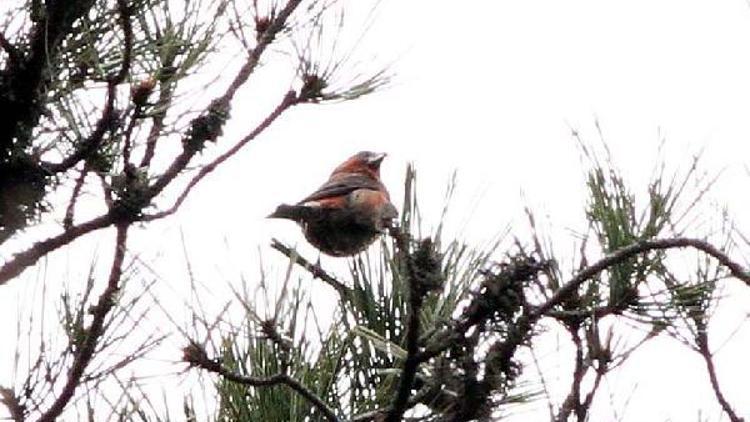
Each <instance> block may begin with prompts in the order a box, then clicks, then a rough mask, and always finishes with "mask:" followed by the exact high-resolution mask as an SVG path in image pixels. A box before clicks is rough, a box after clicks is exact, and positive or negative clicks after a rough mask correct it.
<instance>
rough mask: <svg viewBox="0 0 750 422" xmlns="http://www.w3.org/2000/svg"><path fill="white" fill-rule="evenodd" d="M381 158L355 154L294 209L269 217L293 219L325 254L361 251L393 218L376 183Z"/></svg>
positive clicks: (288, 207) (281, 209) (386, 197)
mask: <svg viewBox="0 0 750 422" xmlns="http://www.w3.org/2000/svg"><path fill="white" fill-rule="evenodd" d="M384 157H385V154H376V153H373V152H369V151H363V152H360V153H358V154H355V155H354V156H352V157H350V158H349V159H347V160H346V161H344V162H343V163H342V164H340V165H339V166H338V167H336V168H335V169H334V170H333V172H332V173H331V176H330V178H329V179H328V181H327V182H326V183H324V184H323V185H322V186H321V187H320V188H318V190H316V191H315V192H313V193H312V194H310V195H309V196H307V197H306V198H305V199H303V200H301V201H300V202H298V203H297V204H296V205H286V204H283V205H280V206H279V207H278V208H277V209H276V211H274V212H273V213H272V214H271V215H270V216H269V217H272V218H286V219H290V220H293V221H296V222H297V223H299V224H300V226H301V227H302V231H303V232H304V234H305V238H306V239H307V240H308V241H309V242H310V243H311V244H312V245H313V246H315V247H316V248H318V249H320V251H321V252H323V253H326V254H328V255H333V256H350V255H354V254H356V253H358V252H360V251H362V250H363V249H365V248H366V247H367V246H369V245H370V244H371V243H372V242H373V241H374V240H375V239H376V238H377V237H378V235H380V234H381V233H383V232H385V230H386V229H387V228H388V227H390V225H391V223H392V220H393V219H395V218H396V217H398V212H397V211H396V207H394V206H393V204H391V201H390V196H389V194H388V190H387V189H386V188H385V186H384V185H383V183H382V182H381V181H380V164H381V163H382V161H383V158H384Z"/></svg>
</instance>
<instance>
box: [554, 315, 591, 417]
mask: <svg viewBox="0 0 750 422" xmlns="http://www.w3.org/2000/svg"><path fill="white" fill-rule="evenodd" d="M568 331H569V332H570V335H571V337H572V339H573V344H574V345H575V346H576V353H575V368H574V369H573V382H572V383H571V386H570V392H569V393H568V397H567V398H566V399H565V401H564V402H563V404H562V406H561V407H560V413H558V414H557V417H556V418H555V420H556V421H557V422H565V421H567V420H568V416H569V415H570V413H571V412H573V411H574V410H575V412H576V415H579V408H580V407H581V383H582V382H583V377H584V376H585V375H586V372H587V371H588V368H586V367H584V366H583V342H582V341H581V335H580V334H579V333H578V327H570V328H568ZM578 420H579V421H582V419H580V416H579V419H578Z"/></svg>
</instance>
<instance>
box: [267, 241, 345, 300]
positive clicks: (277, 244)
mask: <svg viewBox="0 0 750 422" xmlns="http://www.w3.org/2000/svg"><path fill="white" fill-rule="evenodd" d="M271 247H272V248H273V249H276V250H277V251H279V252H281V253H282V254H284V255H286V256H287V258H289V259H291V260H293V261H294V263H295V264H297V265H299V266H300V267H302V268H304V269H306V270H307V271H308V272H310V274H312V276H313V277H314V278H317V279H320V280H322V281H323V282H324V283H326V284H328V285H329V286H331V287H333V288H334V289H336V291H337V292H339V294H340V295H341V297H342V298H344V299H348V298H351V295H352V289H350V288H349V287H347V286H346V285H345V284H344V283H342V282H340V281H338V280H337V279H336V278H335V277H333V276H332V275H330V274H328V273H327V272H326V271H325V270H324V269H323V268H322V267H321V266H320V265H319V264H313V263H311V262H310V261H308V260H307V259H305V258H303V257H302V256H300V255H299V254H298V253H297V251H295V250H294V249H292V248H290V247H289V246H287V245H285V244H283V243H281V241H279V240H278V239H276V238H273V239H271Z"/></svg>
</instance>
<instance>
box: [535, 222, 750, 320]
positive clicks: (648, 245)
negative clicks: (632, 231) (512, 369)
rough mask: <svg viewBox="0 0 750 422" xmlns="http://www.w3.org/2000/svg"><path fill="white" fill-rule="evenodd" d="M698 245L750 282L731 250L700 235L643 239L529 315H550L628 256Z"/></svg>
mask: <svg viewBox="0 0 750 422" xmlns="http://www.w3.org/2000/svg"><path fill="white" fill-rule="evenodd" d="M687 247H690V248H694V249H698V250H700V251H702V252H704V253H706V254H708V255H710V256H712V257H714V258H715V259H716V260H717V261H719V263H720V264H722V265H723V266H725V267H727V268H728V269H729V271H730V273H731V274H732V276H734V277H735V278H737V279H739V280H741V281H743V282H744V283H745V284H747V285H748V286H750V273H749V272H748V271H747V269H745V268H744V267H742V265H740V264H739V263H737V262H735V261H733V260H732V259H731V258H729V256H728V255H727V254H725V253H724V252H722V251H720V250H719V249H717V248H716V247H715V246H713V245H712V244H710V243H708V242H706V241H705V240H700V239H691V238H685V237H675V238H669V239H653V240H642V241H639V242H637V243H634V244H632V245H628V246H625V247H623V248H621V249H618V250H617V251H615V252H613V253H612V254H610V255H608V256H606V257H604V258H602V259H600V260H599V261H597V262H595V263H594V264H592V265H589V266H588V267H586V268H584V269H582V270H581V271H580V272H579V273H578V274H577V275H576V276H575V277H573V278H572V279H571V280H570V281H568V282H567V283H566V284H565V285H563V286H562V287H561V288H560V289H558V290H557V291H556V292H555V294H554V295H552V297H551V298H549V299H548V300H547V301H546V302H545V303H543V304H541V305H539V306H537V307H536V308H535V309H534V311H532V312H531V314H530V315H529V316H530V318H531V319H532V320H534V321H536V320H537V319H539V318H541V317H542V316H544V315H546V314H547V312H549V311H550V310H552V308H554V307H555V306H557V305H559V304H560V303H562V302H563V301H564V300H565V299H566V298H568V297H569V296H570V295H571V294H573V292H575V290H576V289H577V288H578V287H579V286H580V285H581V284H583V283H584V282H586V281H587V280H589V279H591V278H592V277H595V276H596V275H597V274H599V273H600V272H602V271H604V270H606V269H608V268H610V267H612V266H614V265H617V264H620V263H622V262H625V261H626V260H628V259H630V258H632V257H634V256H636V255H638V254H642V253H646V252H650V251H654V250H667V249H677V248H687Z"/></svg>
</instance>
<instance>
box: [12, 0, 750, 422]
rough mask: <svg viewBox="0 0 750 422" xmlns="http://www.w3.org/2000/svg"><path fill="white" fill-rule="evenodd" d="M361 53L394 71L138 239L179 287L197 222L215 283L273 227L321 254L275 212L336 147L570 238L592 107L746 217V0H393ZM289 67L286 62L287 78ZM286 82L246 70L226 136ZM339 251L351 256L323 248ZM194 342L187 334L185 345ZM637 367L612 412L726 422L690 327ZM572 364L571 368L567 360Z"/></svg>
mask: <svg viewBox="0 0 750 422" xmlns="http://www.w3.org/2000/svg"><path fill="white" fill-rule="evenodd" d="M352 3H357V2H352ZM354 7H356V6H354ZM357 13H359V12H358V11H356V10H355V11H354V13H353V15H354V16H357ZM360 57H361V58H362V59H363V60H366V61H367V60H371V59H372V60H374V61H373V63H376V65H377V63H380V64H383V65H385V64H391V70H392V71H393V74H394V80H393V83H392V84H391V85H390V86H389V87H388V88H387V89H384V90H383V91H382V92H380V93H378V94H376V95H373V96H371V97H368V98H365V99H362V100H359V101H354V102H347V103H342V104H336V105H326V106H304V107H301V108H298V109H295V110H293V111H291V112H290V113H288V114H286V115H285V116H284V117H282V119H281V120H279V121H278V122H277V123H275V124H274V126H273V127H272V128H271V129H270V130H269V131H268V132H266V133H265V134H264V135H263V136H261V137H260V138H259V139H257V140H256V141H254V143H253V144H252V145H251V146H250V147H249V148H248V149H247V150H245V151H244V152H243V153H241V154H240V155H239V156H238V157H236V158H235V159H233V160H232V161H230V162H229V163H228V164H227V165H226V166H224V167H223V168H221V169H220V170H218V171H217V172H215V173H214V174H212V175H211V176H210V177H209V178H207V179H206V180H205V182H204V183H203V184H202V186H200V187H199V188H198V190H197V191H195V193H194V195H193V196H192V197H191V198H190V199H189V200H188V201H187V203H186V205H185V206H184V208H183V209H182V210H181V211H180V213H179V215H178V216H177V217H176V218H173V219H171V220H169V221H166V222H163V223H158V224H156V225H154V226H153V228H152V229H150V230H144V231H143V232H142V233H141V234H138V235H136V236H135V237H134V238H133V244H132V245H133V246H132V247H134V248H136V247H140V246H144V248H145V250H146V251H149V252H146V253H144V259H146V260H148V259H153V257H155V256H157V254H156V251H157V250H158V251H159V254H158V256H159V257H160V258H159V260H160V261H159V263H160V267H161V269H160V270H159V272H160V273H161V276H162V277H163V278H164V279H165V281H164V284H165V285H166V287H163V288H164V291H172V292H178V293H179V292H180V291H181V290H182V289H183V287H182V286H184V285H183V284H182V282H183V281H182V280H181V279H180V276H178V274H179V275H182V274H184V264H183V261H182V259H183V257H182V253H183V252H182V246H181V240H180V239H181V237H182V236H183V235H184V238H185V239H186V245H187V248H188V249H189V251H190V253H191V254H192V256H195V257H200V258H201V260H202V261H203V262H198V263H196V264H195V265H196V267H197V268H198V271H199V273H200V275H201V277H203V279H204V281H206V282H209V283H217V284H226V283H227V282H229V283H231V282H233V280H237V279H238V275H239V274H240V273H244V274H255V272H257V262H256V261H255V259H256V258H255V257H257V255H258V253H261V254H263V255H273V252H272V251H271V250H270V248H268V246H267V245H268V242H269V239H270V238H271V237H272V236H276V237H281V238H282V239H283V240H285V241H287V242H289V243H292V244H299V246H300V247H301V248H302V249H303V250H306V251H310V250H309V249H305V248H306V245H305V243H304V240H303V239H302V236H301V235H300V233H299V232H298V231H297V230H296V229H295V228H294V227H293V225H292V224H290V223H288V222H285V221H269V220H266V219H265V218H264V216H265V215H267V214H268V213H269V212H270V211H271V210H272V209H273V208H274V207H275V206H276V205H277V204H278V203H279V202H293V201H295V200H297V199H299V198H301V197H302V196H304V195H305V194H306V193H308V192H309V191H311V190H312V189H314V188H316V187H317V186H318V185H319V184H320V183H321V182H322V181H323V180H324V179H325V178H326V177H327V174H328V173H329V172H330V170H331V169H332V167H333V166H335V165H336V164H337V163H338V162H339V161H341V160H342V159H343V158H346V157H347V156H349V155H351V154H352V153H354V152H357V151H359V150H364V149H368V150H374V151H383V152H387V153H388V154H389V157H388V158H387V160H386V161H385V163H384V165H383V170H382V171H383V177H384V180H385V181H386V183H387V184H388V186H390V187H391V190H392V191H393V192H394V197H395V198H398V199H399V201H400V198H399V193H400V192H401V189H400V185H401V181H402V179H403V173H404V168H405V165H406V163H408V162H415V163H416V166H417V170H418V174H419V190H420V197H421V199H422V202H423V209H426V210H427V214H428V219H429V218H435V219H434V220H433V221H434V222H435V223H436V222H437V220H436V217H437V214H438V211H437V210H438V209H439V208H438V207H439V206H440V205H441V204H442V199H443V193H444V191H445V187H446V183H447V182H448V180H449V179H450V177H451V174H452V173H453V172H454V171H457V172H458V196H457V199H456V203H458V204H460V205H459V206H457V208H459V212H457V213H455V214H454V218H455V220H454V227H455V231H454V233H456V234H459V235H461V236H462V237H464V238H466V239H467V240H470V241H483V240H487V239H488V238H490V237H491V236H493V235H495V234H497V233H499V232H501V231H502V230H503V228H505V227H506V226H507V225H508V224H514V223H515V222H517V221H519V220H520V216H521V215H522V214H521V213H522V207H523V206H524V205H526V204H527V203H529V204H531V205H532V206H533V207H534V208H535V209H537V210H538V211H539V212H540V214H541V215H548V216H549V224H550V225H551V226H552V227H553V228H554V230H555V233H557V234H558V235H559V236H561V237H558V238H556V239H559V240H560V242H563V243H564V242H570V241H572V237H568V238H566V237H565V234H566V233H568V232H567V231H566V230H567V229H575V230H578V229H581V228H582V227H581V222H582V216H583V214H582V210H583V203H582V201H583V198H584V197H583V187H584V185H583V178H582V176H583V172H582V169H581V165H580V158H579V151H578V149H577V147H576V143H575V142H574V140H573V139H572V137H571V130H572V129H575V130H578V131H579V132H580V133H581V136H582V137H583V138H584V139H589V140H591V141H592V142H593V141H595V140H596V139H597V137H598V134H597V131H596V129H595V125H594V124H595V122H596V121H598V122H599V124H600V126H601V128H602V131H603V133H604V137H605V139H606V141H607V143H608V145H609V146H610V147H611V148H612V150H613V153H614V156H615V157H616V159H617V162H618V164H619V165H620V166H621V168H622V169H623V170H624V172H625V173H626V174H627V175H628V176H629V177H630V178H632V181H633V182H634V183H643V182H644V181H645V180H647V177H648V175H649V172H650V170H651V169H652V166H653V164H654V162H655V161H656V160H657V159H658V145H659V142H660V141H661V140H662V139H666V144H665V148H664V152H663V153H662V157H666V161H667V162H668V163H669V164H672V165H674V166H679V165H687V163H688V160H689V159H690V158H691V156H692V154H695V153H697V152H699V151H701V150H703V151H704V156H705V162H706V165H705V167H704V168H705V169H706V170H707V171H709V172H718V171H720V170H723V171H724V173H723V176H722V178H721V179H720V180H719V183H718V185H717V188H716V190H715V191H714V194H713V199H714V200H716V201H717V203H725V204H727V205H728V206H729V208H730V212H731V213H732V214H733V215H734V216H735V217H736V219H737V221H738V224H739V225H740V227H745V230H744V231H745V233H749V232H750V219H749V218H748V217H747V216H748V215H750V201H749V200H748V195H747V182H748V180H749V179H750V176H749V175H748V172H747V170H746V166H749V165H750V158H748V152H749V151H750V147H748V141H750V118H749V117H750V7H749V6H748V5H747V3H746V2H745V1H744V0H682V1H676V0H675V1H669V0H648V1H647V0H631V1H611V0H586V1H584V0H564V1H560V0H547V1H544V0H505V1H490V0H485V1H479V0H464V1H460V2H458V1H442V0H431V1H428V0H399V1H396V0H386V1H384V2H383V4H382V5H381V7H380V8H379V9H378V11H377V14H376V20H375V23H374V25H373V27H372V28H371V30H370V31H369V33H368V35H367V38H366V41H365V42H364V43H363V46H362V51H361V56H360ZM287 83H288V79H280V80H279V81H278V84H279V85H278V87H283V86H284V84H287ZM251 88H252V89H255V90H256V91H252V95H251V94H250V93H251ZM272 88H275V86H274V87H272ZM258 92H259V93H258ZM279 92H283V91H279V90H278V89H271V88H269V89H267V90H264V89H263V88H262V87H260V88H259V87H252V86H251V87H248V88H247V94H246V95H241V97H240V98H239V99H238V101H237V104H236V105H235V109H234V116H235V117H237V116H243V114H244V113H247V118H245V117H244V116H243V117H241V118H239V119H235V120H234V121H233V122H232V124H231V126H230V127H229V128H228V130H227V131H226V132H225V138H227V139H235V138H238V137H240V136H242V134H244V133H246V132H247V131H249V130H250V129H251V127H252V126H251V125H252V124H253V122H256V121H258V120H259V119H260V116H261V114H259V113H261V112H262V111H263V110H267V109H269V107H271V104H272V103H271V101H273V98H275V95H277V94H278V93H279ZM258 98H262V99H263V101H259V100H258ZM219 142H221V140H220V141H219ZM282 162H283V163H285V164H284V166H281V165H279V163H282ZM431 210H435V211H434V212H433V213H432V215H430V211H431ZM568 235H570V233H568ZM97 239H100V238H97V237H95V236H92V237H90V238H89V239H88V240H86V241H85V242H81V243H80V244H81V247H80V249H79V250H80V251H81V252H80V253H78V252H70V251H68V252H64V253H59V254H56V257H57V258H58V259H61V260H64V259H65V257H68V258H67V259H68V260H67V262H68V264H67V265H68V266H72V267H75V266H76V265H78V264H77V263H79V262H80V261H77V260H81V259H82V260H84V261H82V262H84V263H85V264H83V265H82V266H84V267H85V266H86V265H88V262H89V261H88V260H86V259H87V258H85V257H86V256H88V254H90V253H91V251H92V250H93V249H95V248H96V245H97V244H99V245H106V242H104V241H99V240H97ZM159 242H161V243H160V244H159ZM157 244H158V246H155V245H157ZM149 246H151V249H149ZM149 254H150V255H149ZM63 255H64V256H65V257H64V256H63ZM100 255H102V256H106V257H109V255H110V252H109V250H108V249H106V251H105V250H102V251H101V253H100ZM71 256H72V257H73V258H70V257H71ZM71 262H72V265H71ZM327 263H330V265H334V266H335V265H336V264H335V263H332V262H331V261H330V259H326V258H323V264H324V265H326V264H327ZM281 270H283V268H282V269H281ZM35 276H36V273H35V272H34V271H28V272H27V274H26V275H25V277H28V278H33V277H35ZM12 284H13V285H15V286H11V287H3V288H2V289H3V290H5V291H10V290H11V289H13V291H18V290H21V289H20V288H19V287H17V286H18V285H19V284H21V283H19V282H18V281H16V282H12ZM734 290H736V292H735V291H734ZM734 290H732V293H733V295H736V296H733V297H732V298H730V299H731V303H730V304H729V308H730V309H729V310H728V311H726V315H724V316H722V318H725V319H723V320H721V321H726V327H728V328H727V329H724V330H722V329H721V328H720V329H719V331H718V333H719V334H717V337H718V338H717V342H720V341H721V340H722V339H723V338H724V337H722V336H727V335H728V334H729V332H730V331H731V329H733V328H735V327H736V326H737V325H738V324H739V323H740V321H742V319H743V318H745V314H746V313H747V310H748V309H750V307H749V306H748V305H749V304H750V294H748V292H747V289H734ZM217 291H222V289H221V288H218V290H217ZM325 293H326V294H328V293H330V294H331V296H330V297H332V292H325ZM12 296H13V295H6V294H2V295H0V309H15V303H14V300H15V299H13V298H11V297H12ZM217 296H220V293H217ZM15 297H17V296H15ZM222 300H226V298H224V299H221V298H220V297H217V301H218V302H221V301H222ZM320 300H324V299H320ZM321 303H323V302H321ZM153 324H154V325H158V321H156V322H153ZM749 331H750V330H748V329H747V328H745V329H744V330H741V331H740V333H739V334H738V335H737V336H736V337H734V338H733V339H732V341H731V343H730V344H729V345H727V346H725V347H723V348H722V349H721V352H720V353H719V354H718V355H717V356H716V359H717V365H718V371H719V377H720V380H721V383H722V385H723V386H724V388H725V392H726V394H727V396H728V399H729V401H730V402H731V403H733V404H734V405H735V406H737V410H738V411H739V413H740V414H743V415H750V401H748V400H747V377H748V375H749V374H750V363H749V360H748V359H747V358H746V356H747V353H748V350H749V349H750V332H749ZM181 346H182V344H181V343H180V339H179V338H178V339H175V341H174V350H172V352H174V353H175V356H177V355H178V354H179V352H175V351H176V350H177V348H179V347H181ZM5 349H6V348H3V350H1V351H0V353H7V350H5ZM548 349H549V350H546V349H545V350H540V351H539V352H540V354H541V355H543V356H544V359H543V363H544V364H545V365H548V366H549V367H550V368H555V367H560V365H563V363H562V362H563V361H565V360H566V357H559V356H555V355H554V350H556V349H555V345H549V347H548ZM3 356H4V355H3ZM556 365H557V366H556ZM626 369H627V370H626V371H621V372H618V373H616V374H613V376H612V377H610V378H609V379H608V380H607V383H606V384H605V385H604V387H603V388H602V390H601V391H600V393H599V394H600V396H599V399H600V401H599V405H598V406H596V408H595V410H596V413H595V415H596V417H593V418H592V420H597V421H604V420H614V418H615V414H616V415H619V416H623V415H624V417H623V420H625V421H666V420H673V421H687V420H691V421H695V420H698V412H699V411H700V410H701V408H702V410H703V411H704V415H708V416H709V417H710V420H721V419H720V412H718V408H717V406H714V405H713V402H714V399H713V396H712V395H711V394H712V393H711V390H710V389H709V386H708V382H707V377H706V376H705V374H704V372H702V371H703V367H702V366H701V361H699V360H698V359H697V355H695V354H691V352H690V351H688V350H687V349H685V348H684V347H682V346H680V345H679V344H677V343H676V342H675V341H673V340H669V339H664V340H658V341H655V342H654V343H653V344H652V345H650V346H649V347H648V348H647V349H644V350H643V351H642V352H641V353H640V354H638V355H637V356H634V358H633V360H632V361H631V362H630V364H629V365H628V366H627V367H626ZM553 371H554V369H553ZM6 373H7V372H6ZM557 376H559V377H562V379H563V380H566V379H567V378H566V377H567V373H563V374H558V375H557ZM2 379H4V378H2V377H0V384H2V381H1V380H2ZM609 395H612V396H614V397H615V398H614V399H612V400H613V402H614V403H615V406H614V407H615V410H614V411H613V410H612V407H613V406H612V404H611V403H610V399H609V397H608V396H609ZM626 402H627V403H626ZM530 412H535V413H525V414H524V415H523V417H522V418H520V420H536V419H535V418H536V417H539V418H544V417H546V416H545V415H546V413H545V412H546V409H545V408H539V409H536V410H532V411H530ZM615 412H616V413H615Z"/></svg>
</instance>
